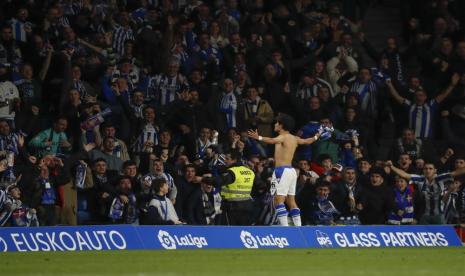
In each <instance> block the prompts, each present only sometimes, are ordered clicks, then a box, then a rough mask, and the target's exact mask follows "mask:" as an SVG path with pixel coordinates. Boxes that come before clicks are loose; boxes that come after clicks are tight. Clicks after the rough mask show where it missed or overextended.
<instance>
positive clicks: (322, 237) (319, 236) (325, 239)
mask: <svg viewBox="0 0 465 276" xmlns="http://www.w3.org/2000/svg"><path fill="white" fill-rule="evenodd" d="M315 233H316V240H317V241H318V243H319V244H320V246H321V247H333V243H332V242H331V239H330V238H329V236H328V234H326V233H325V232H321V231H320V230H316V232H315Z"/></svg>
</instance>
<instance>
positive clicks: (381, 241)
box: [301, 225, 462, 248]
mask: <svg viewBox="0 0 465 276" xmlns="http://www.w3.org/2000/svg"><path fill="white" fill-rule="evenodd" d="M301 230H302V233H303V234H304V236H305V239H306V240H307V242H308V246H309V247H336V248H337V247H432V246H434V247H444V246H461V245H462V243H461V241H460V239H459V238H458V236H457V234H456V233H455V230H454V228H453V227H452V226H448V225H412V226H384V225H379V226H340V227H302V228H301Z"/></svg>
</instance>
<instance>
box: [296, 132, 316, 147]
mask: <svg viewBox="0 0 465 276" xmlns="http://www.w3.org/2000/svg"><path fill="white" fill-rule="evenodd" d="M320 136H321V133H320V132H317V133H316V134H315V136H313V137H309V138H305V139H303V138H300V137H296V138H297V144H299V145H310V144H313V143H314V142H315V141H317V140H318V139H319V138H320Z"/></svg>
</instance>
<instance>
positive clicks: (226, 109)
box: [220, 92, 237, 128]
mask: <svg viewBox="0 0 465 276" xmlns="http://www.w3.org/2000/svg"><path fill="white" fill-rule="evenodd" d="M236 110H237V99H236V96H235V95H234V93H233V92H230V93H226V94H224V95H223V97H222V98H221V104H220V111H221V112H223V113H224V114H225V115H226V123H227V125H228V128H233V127H236V126H237V122H236Z"/></svg>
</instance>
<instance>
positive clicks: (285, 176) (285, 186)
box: [270, 166, 297, 196]
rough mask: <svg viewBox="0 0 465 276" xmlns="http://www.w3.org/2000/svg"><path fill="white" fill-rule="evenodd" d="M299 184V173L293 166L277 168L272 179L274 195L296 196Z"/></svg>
mask: <svg viewBox="0 0 465 276" xmlns="http://www.w3.org/2000/svg"><path fill="white" fill-rule="evenodd" d="M296 183H297V172H296V171H295V169H294V168H293V167H291V166H281V167H276V168H275V169H274V172H273V176H272V177H271V189H270V192H271V194H272V195H275V194H276V195H280V196H287V195H295V186H296Z"/></svg>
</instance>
